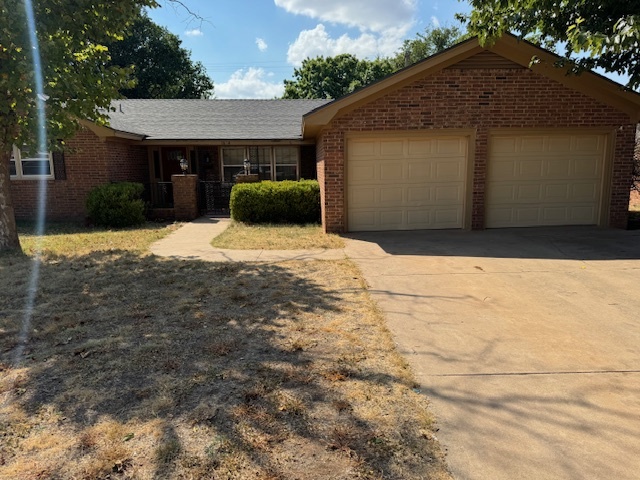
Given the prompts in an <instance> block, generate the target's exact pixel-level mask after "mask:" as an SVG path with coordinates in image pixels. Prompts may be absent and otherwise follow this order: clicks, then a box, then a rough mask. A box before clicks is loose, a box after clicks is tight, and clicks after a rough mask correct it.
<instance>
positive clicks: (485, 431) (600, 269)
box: [346, 228, 640, 480]
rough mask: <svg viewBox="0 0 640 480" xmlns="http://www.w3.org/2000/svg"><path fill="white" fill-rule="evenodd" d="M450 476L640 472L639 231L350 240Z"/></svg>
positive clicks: (620, 475)
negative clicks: (424, 398) (426, 404)
mask: <svg viewBox="0 0 640 480" xmlns="http://www.w3.org/2000/svg"><path fill="white" fill-rule="evenodd" d="M348 243H349V244H348V246H347V249H346V251H347V255H348V256H349V257H351V258H352V259H353V260H355V261H356V263H357V264H358V265H359V266H360V268H361V269H362V271H363V273H364V276H365V278H366V280H367V282H368V284H369V286H370V290H371V293H372V295H373V297H374V299H375V300H376V301H377V302H378V304H379V305H380V307H381V308H382V310H383V311H384V312H385V314H386V316H387V319H388V324H389V327H390V329H391V330H392V332H393V334H394V335H395V338H396V341H397V343H398V345H399V348H400V350H401V352H402V353H403V354H404V355H405V357H406V358H407V360H408V361H409V362H410V364H411V366H412V367H413V369H414V371H415V373H416V376H417V379H418V381H419V382H420V384H421V385H422V389H423V392H424V393H425V394H427V395H428V396H429V397H430V399H431V401H432V405H433V411H434V413H435V415H436V418H437V420H438V426H439V428H440V430H439V432H438V437H439V439H440V441H441V443H442V444H443V446H444V447H445V448H446V450H447V451H448V460H449V465H450V468H451V470H452V473H453V474H454V477H455V478H457V479H459V480H463V479H483V480H484V479H491V480H499V479H509V480H513V479H536V480H541V479H547V478H548V479H618V480H621V479H638V478H640V317H639V315H638V311H639V310H640V232H626V231H614V230H599V229H595V228H558V229H553V228H551V229H516V230H490V231H484V232H462V231H420V232H398V233H371V234H361V235H356V236H353V240H351V241H349V242H348Z"/></svg>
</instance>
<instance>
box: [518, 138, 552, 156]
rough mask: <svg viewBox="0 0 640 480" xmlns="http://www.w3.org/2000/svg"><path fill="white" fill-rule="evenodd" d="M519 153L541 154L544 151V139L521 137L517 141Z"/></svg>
mask: <svg viewBox="0 0 640 480" xmlns="http://www.w3.org/2000/svg"><path fill="white" fill-rule="evenodd" d="M519 144H520V148H519V150H520V151H521V152H526V153H541V152H544V151H545V146H546V145H545V137H522V138H520V141H519Z"/></svg>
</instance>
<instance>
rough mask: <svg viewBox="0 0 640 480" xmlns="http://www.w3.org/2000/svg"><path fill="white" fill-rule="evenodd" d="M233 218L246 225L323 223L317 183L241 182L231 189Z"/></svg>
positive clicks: (286, 181)
mask: <svg viewBox="0 0 640 480" xmlns="http://www.w3.org/2000/svg"><path fill="white" fill-rule="evenodd" d="M230 208H231V218H233V219H234V220H237V221H239V222H246V223H301V224H304V223H319V222H320V186H319V185H318V182H317V180H300V181H299V182H296V181H293V180H285V181H282V182H272V181H265V182H259V183H238V184H236V185H234V186H233V189H232V190H231V202H230Z"/></svg>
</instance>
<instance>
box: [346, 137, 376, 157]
mask: <svg viewBox="0 0 640 480" xmlns="http://www.w3.org/2000/svg"><path fill="white" fill-rule="evenodd" d="M377 146H378V144H377V143H376V142H371V141H358V140H355V141H353V142H351V143H350V144H349V156H350V157H351V158H352V159H357V158H358V157H367V158H369V157H371V156H373V155H376V154H377V153H378V152H376V147H377Z"/></svg>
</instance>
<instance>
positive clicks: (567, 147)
mask: <svg viewBox="0 0 640 480" xmlns="http://www.w3.org/2000/svg"><path fill="white" fill-rule="evenodd" d="M548 138H549V140H548V143H547V145H548V146H547V151H549V152H556V153H557V152H563V153H567V152H570V151H571V143H572V142H571V140H572V137H571V135H554V136H550V137H548Z"/></svg>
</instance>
